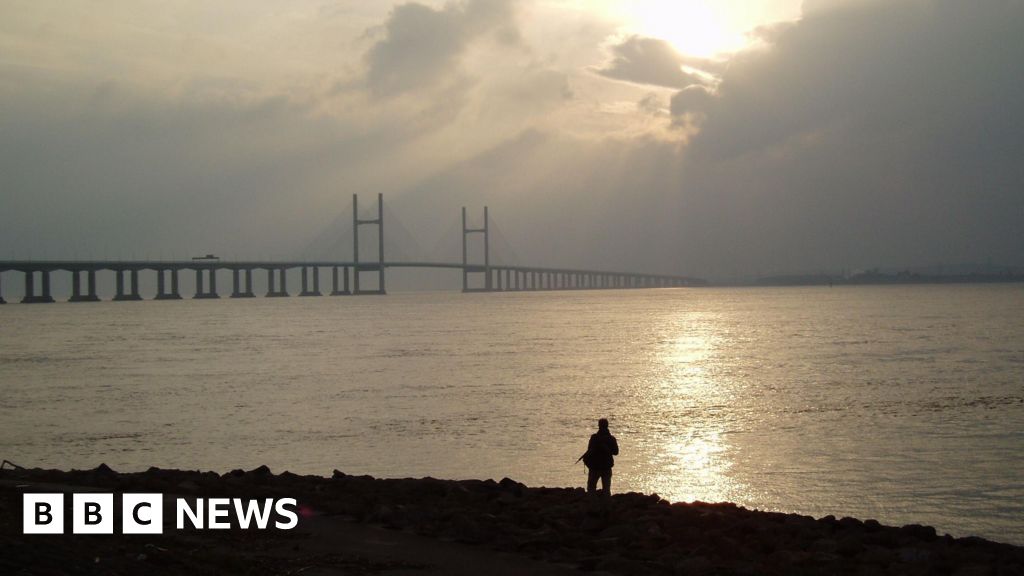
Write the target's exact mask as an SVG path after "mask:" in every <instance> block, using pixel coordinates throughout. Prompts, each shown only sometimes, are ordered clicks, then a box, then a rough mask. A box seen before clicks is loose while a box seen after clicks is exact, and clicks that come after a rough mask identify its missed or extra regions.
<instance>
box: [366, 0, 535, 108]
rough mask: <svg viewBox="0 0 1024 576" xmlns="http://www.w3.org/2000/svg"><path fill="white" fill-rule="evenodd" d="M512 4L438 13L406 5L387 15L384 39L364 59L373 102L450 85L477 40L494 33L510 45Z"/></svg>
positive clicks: (466, 5)
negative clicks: (446, 82) (465, 54)
mask: <svg viewBox="0 0 1024 576" xmlns="http://www.w3.org/2000/svg"><path fill="white" fill-rule="evenodd" d="M512 9H513V2H512V1H511V0H469V1H468V2H452V3H449V4H447V5H445V7H444V8H442V9H439V10H438V9H434V8H431V7H429V6H425V5H423V4H418V3H415V2H410V3H408V4H402V5H400V6H398V7H396V8H395V9H394V10H392V12H391V14H390V16H389V17H388V20H387V22H386V23H385V24H384V26H383V38H381V39H380V40H379V41H377V42H376V43H375V44H374V45H373V46H372V47H371V48H370V50H369V52H367V54H366V64H367V74H366V82H367V85H368V87H369V89H370V91H371V92H372V93H373V94H374V95H376V96H394V95H396V94H401V93H405V92H410V91H414V90H418V89H422V88H427V87H431V86H434V85H437V84H439V83H443V82H444V81H447V80H450V79H451V77H452V76H453V75H455V74H456V73H457V72H458V68H459V62H460V58H461V56H462V55H463V52H464V51H465V50H466V48H467V46H468V45H469V44H470V43H471V42H472V41H473V40H475V39H477V38H478V37H480V36H482V35H484V34H486V33H489V32H494V33H495V38H496V39H497V40H498V41H499V42H501V43H504V44H514V43H515V42H516V41H517V39H518V37H519V36H518V31H517V30H516V28H515V25H514V22H513V21H512Z"/></svg>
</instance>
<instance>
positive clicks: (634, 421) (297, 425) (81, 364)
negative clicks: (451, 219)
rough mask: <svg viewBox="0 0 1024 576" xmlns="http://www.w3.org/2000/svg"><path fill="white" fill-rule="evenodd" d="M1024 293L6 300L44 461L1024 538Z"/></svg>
mask: <svg viewBox="0 0 1024 576" xmlns="http://www.w3.org/2000/svg"><path fill="white" fill-rule="evenodd" d="M1022 326H1024V287H1022V286H1020V285H997V286H888V287H837V288H831V289H829V288H770V289H769V288H764V289H762V288H756V289H755V288H746V289H743V288H735V289H710V288H709V289H666V290H638V291H595V292H562V293H554V292H547V293H504V294H460V293H409V294H393V295H389V296H387V297H384V298H379V297H337V298H328V297H324V298H288V299H261V298H257V299H253V300H227V299H224V300H219V301H191V300H186V301H181V302H151V301H147V302H116V303H115V302H103V303H97V304H67V303H58V304H52V305H37V306H23V305H13V304H9V305H6V306H2V307H0V431H2V434H0V456H2V457H4V458H8V459H10V460H13V461H15V462H17V463H19V464H22V465H26V466H44V467H59V468H69V467H92V466H95V465H96V464H98V463H99V462H106V463H107V464H109V465H111V466H112V467H114V468H115V469H120V470H139V469H144V468H146V467H148V466H150V465H157V466H161V467H177V468H200V469H212V470H218V471H227V470H229V469H232V468H237V467H241V468H252V467H255V466H257V465H259V464H268V465H269V466H270V467H271V468H272V469H274V470H275V471H282V470H285V469H288V470H292V471H294V472H301V473H315V474H330V472H331V470H332V469H334V468H338V469H341V470H344V471H345V472H348V473H353V474H364V473H365V474H373V475H376V476H426V475H430V476H436V477H444V478H488V477H489V478H501V477H503V476H510V477H513V478H516V479H519V480H522V481H524V482H526V483H528V484H531V485H558V486H561V485H582V484H583V483H584V479H585V477H584V476H585V475H584V470H583V468H582V465H574V464H573V462H574V461H575V460H576V458H577V457H578V456H579V455H580V454H581V453H582V451H583V449H584V448H585V445H586V439H587V436H588V435H589V434H590V432H591V431H592V430H591V429H592V428H593V427H594V420H595V419H596V418H598V417H600V416H607V417H608V418H609V419H610V420H611V423H612V431H613V433H614V434H616V435H617V436H618V439H619V444H620V446H621V447H622V455H621V456H620V457H619V459H618V460H617V464H616V468H615V476H614V478H613V487H614V488H615V489H616V490H618V491H623V490H637V491H643V492H657V493H658V494H660V495H662V496H663V497H665V498H669V499H672V500H685V501H689V500H704V501H726V500H727V501H734V502H737V503H739V504H742V505H744V506H747V507H751V508H759V509H769V510H782V511H790V512H801V513H806V514H811V515H815V516H823V515H826V514H835V515H836V516H837V517H838V516H843V515H852V516H857V517H860V518H877V519H878V520H880V521H882V522H887V523H895V524H901V523H910V522H918V523H925V524H931V525H934V526H936V527H937V528H938V529H939V530H940V531H945V532H950V533H952V534H954V535H966V534H978V535H982V536H986V537H990V538H994V539H997V540H1002V541H1008V542H1013V543H1017V544H1024V484H1022V482H1021V481H1020V479H1021V478H1024V458H1022V457H1024V383H1022V375H1024V330H1022V329H1021V327H1022Z"/></svg>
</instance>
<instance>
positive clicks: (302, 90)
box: [0, 0, 1024, 279]
mask: <svg viewBox="0 0 1024 576" xmlns="http://www.w3.org/2000/svg"><path fill="white" fill-rule="evenodd" d="M1022 37H1024V1H1016V0H984V1H982V2H963V1H962V0H898V1H893V0H888V1H876V0H806V1H804V2H799V1H794V0H748V1H740V0H717V1H714V2H710V1H709V2H703V1H699V0H689V1H688V0H678V1H668V0H642V1H633V2H627V1H616V0H606V1H603V2H602V1H596V0H594V1H585V0H518V1H516V0H462V1H449V2H443V1H442V2H395V3H391V2H369V1H356V0H336V1H329V0H290V1H284V0H222V1H219V2H208V1H205V0H195V1H193V0H177V1H160V2H157V1H140V0H130V1H129V0H104V1H103V2H97V1H92V0H60V1H50V0H31V1H20V0H6V1H5V2H3V3H2V4H0V207H2V208H0V258H5V259H9V258H17V259H28V258H33V259H44V258H111V259H117V258H187V257H189V256H192V255H197V254H207V253H216V254H219V255H222V256H225V257H233V258H246V259H248V258H304V257H311V258H312V257H316V258H338V259H348V258H349V257H350V254H351V243H350V241H348V238H349V236H350V234H351V232H350V228H349V226H350V224H349V222H348V219H349V218H350V217H351V207H350V204H351V196H352V194H355V193H358V194H360V195H361V199H362V198H365V199H364V200H362V202H361V204H362V205H364V206H368V205H372V199H373V196H374V195H375V194H376V193H383V194H384V196H385V202H386V204H387V215H386V216H387V218H388V222H389V224H390V226H389V227H388V231H389V247H388V253H389V254H396V255H400V256H404V257H408V258H431V259H443V260H457V259H458V258H459V256H460V253H459V251H458V250H459V248H458V247H459V246H460V244H459V242H460V238H459V231H458V223H459V220H458V219H459V210H460V208H461V206H467V208H468V209H469V211H470V214H471V216H472V217H473V218H478V217H479V212H480V211H481V210H482V207H483V206H484V205H487V206H488V207H489V209H490V213H491V216H492V219H493V222H494V224H495V226H496V227H497V229H498V230H499V231H500V235H501V238H500V246H501V250H500V251H498V253H497V254H495V256H494V258H495V259H496V260H497V261H499V262H501V261H505V262H507V263H519V264H530V265H548V266H563V267H580V268H583V267H586V268H601V269H612V270H624V271H642V272H655V273H672V274H685V275H690V276H699V277H705V278H711V279H723V278H731V277H742V276H754V275H765V274H784V273H801V272H816V271H828V272H835V271H842V270H846V271H854V270H859V269H867V268H873V267H876V266H881V267H904V266H922V265H931V264H937V263H946V264H954V263H962V262H995V263H999V264H1007V265H1017V266H1019V265H1024V161H1022V160H1021V159H1022V158H1024V74H1021V73H1020V71H1021V66H1020V62H1024V42H1021V41H1020V38H1022ZM367 216H368V214H367ZM471 223H472V222H471ZM391 231H394V232H393V233H392V232H391ZM347 241H348V242H347ZM391 244H393V245H394V246H390V245H391Z"/></svg>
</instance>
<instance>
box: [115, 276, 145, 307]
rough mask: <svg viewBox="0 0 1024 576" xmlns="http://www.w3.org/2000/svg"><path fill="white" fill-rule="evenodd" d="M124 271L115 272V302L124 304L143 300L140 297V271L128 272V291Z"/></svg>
mask: <svg viewBox="0 0 1024 576" xmlns="http://www.w3.org/2000/svg"><path fill="white" fill-rule="evenodd" d="M124 273H125V271H124V270H117V271H115V272H114V284H115V285H116V286H115V288H116V290H115V294H114V300H115V301H117V302H122V301H126V300H142V297H141V296H139V271H138V270H129V271H128V290H127V291H125V281H124V280H125V279H124Z"/></svg>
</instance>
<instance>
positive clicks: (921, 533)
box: [900, 524, 938, 542]
mask: <svg viewBox="0 0 1024 576" xmlns="http://www.w3.org/2000/svg"><path fill="white" fill-rule="evenodd" d="M900 533H902V534H904V535H906V536H910V537H911V538H917V539H918V540H924V541H925V542H931V541H932V540H935V539H936V538H938V535H937V534H936V533H935V528H932V527H931V526H922V525H920V524H907V525H906V526H904V527H902V528H900Z"/></svg>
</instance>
